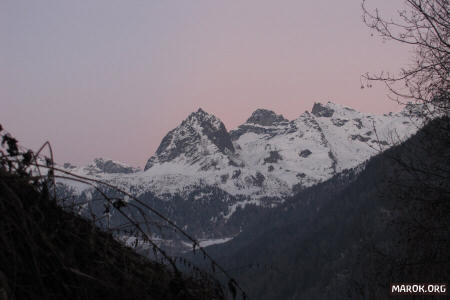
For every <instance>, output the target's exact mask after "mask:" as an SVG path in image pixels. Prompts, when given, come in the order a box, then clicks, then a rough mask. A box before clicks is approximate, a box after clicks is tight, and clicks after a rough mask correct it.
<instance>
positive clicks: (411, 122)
mask: <svg viewBox="0 0 450 300" xmlns="http://www.w3.org/2000/svg"><path fill="white" fill-rule="evenodd" d="M419 127H420V126H419V125H418V121H417V120H416V119H414V118H413V117H410V116H409V115H408V114H407V112H406V111H403V112H399V113H390V114H385V115H381V116H380V115H372V114H365V113H361V112H358V111H355V110H353V109H350V108H347V107H343V106H341V105H338V104H334V103H331V102H328V103H327V104H325V105H323V104H320V103H316V104H315V105H314V107H313V109H312V111H311V112H308V111H306V112H304V113H303V114H301V115H300V116H299V117H298V118H296V119H294V120H291V121H289V120H287V119H285V118H284V117H283V116H281V115H276V114H275V113H274V112H272V111H269V110H264V109H258V110H256V111H255V112H254V113H253V114H252V116H251V117H250V118H249V119H248V120H247V122H245V123H244V124H242V125H240V126H239V127H238V128H236V129H235V130H232V131H230V132H228V131H227V130H226V128H225V126H224V124H223V123H222V122H221V121H220V120H219V119H218V118H217V117H215V116H213V115H211V114H208V113H206V112H205V111H203V110H202V109H199V110H198V111H197V112H194V113H192V114H190V115H189V116H188V118H186V119H185V120H184V121H183V122H182V123H181V124H180V125H179V126H178V127H177V128H175V129H173V130H171V131H170V132H169V133H168V134H167V135H166V136H165V137H164V138H163V140H162V142H161V144H160V146H159V147H158V149H157V151H156V153H155V155H153V156H152V157H151V158H150V159H149V160H148V162H147V164H146V166H145V170H144V171H141V170H136V169H133V168H131V167H128V166H126V165H125V164H122V163H117V162H113V161H108V160H102V159H97V160H95V161H94V162H93V163H92V164H90V165H89V166H87V167H75V168H74V167H72V166H66V168H67V169H68V170H70V171H71V172H74V173H76V174H79V175H83V176H88V177H89V176H91V177H95V178H98V179H102V180H105V181H107V182H110V183H112V184H114V185H118V186H119V187H120V188H122V189H125V190H127V191H133V193H134V194H135V195H136V196H138V197H139V196H140V195H141V194H144V193H146V192H149V191H150V192H152V193H153V194H155V195H157V196H159V197H161V198H162V199H167V200H170V198H171V195H175V194H177V195H180V196H182V197H183V196H185V195H187V194H189V193H191V192H192V191H193V190H195V189H198V188H199V187H206V186H213V187H217V188H219V189H221V190H223V191H225V192H227V193H228V194H230V195H238V196H245V197H246V198H245V199H246V200H245V201H244V202H242V203H233V204H232V206H230V207H229V210H228V212H224V213H223V215H224V216H226V217H229V216H230V214H232V213H233V211H234V209H236V207H238V206H245V203H254V204H259V202H258V201H259V200H258V199H260V198H263V197H277V198H283V197H285V196H289V195H291V194H292V193H293V192H294V190H295V189H296V188H299V187H300V188H304V187H308V186H311V185H314V184H316V183H318V182H321V181H324V180H327V179H329V178H330V177H332V176H333V175H335V174H336V173H339V172H341V171H342V170H345V169H350V168H354V167H357V166H358V165H360V164H362V163H363V162H364V161H366V160H367V159H369V158H370V157H371V156H373V155H375V154H377V153H379V151H380V149H381V150H384V149H386V148H387V147H389V146H390V145H392V142H396V141H398V140H400V139H406V138H407V137H409V136H410V135H411V134H413V133H414V132H416V131H417V129H418V128H419ZM106 162H110V163H106ZM106 165H108V167H105V166H106ZM62 183H64V184H65V185H66V186H67V187H68V188H69V189H70V188H72V189H73V190H74V192H76V193H77V194H81V193H83V192H84V191H85V190H86V189H87V187H86V186H84V185H82V184H77V183H71V182H68V181H64V182H62Z"/></svg>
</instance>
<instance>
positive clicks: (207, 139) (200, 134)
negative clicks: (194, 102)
mask: <svg viewBox="0 0 450 300" xmlns="http://www.w3.org/2000/svg"><path fill="white" fill-rule="evenodd" d="M211 152H220V153H222V154H225V155H226V154H227V153H233V152H234V146H233V143H232V142H231V137H230V135H229V134H228V131H227V129H226V128H225V125H224V124H223V123H222V121H221V120H220V119H219V118H217V117H216V116H214V115H213V114H209V113H207V112H205V111H204V110H203V109H201V108H199V109H198V110H197V111H196V112H193V113H191V114H190V115H189V116H188V117H187V118H186V119H185V120H183V122H181V124H180V125H179V126H178V127H176V128H174V129H173V130H171V131H170V132H169V133H168V134H167V135H166V136H165V137H164V138H163V139H162V141H161V144H160V145H159V147H158V149H157V150H156V153H155V155H154V156H152V157H151V158H150V159H149V160H148V162H147V164H146V166H145V170H148V169H149V168H151V167H152V166H153V165H154V164H156V163H164V162H169V161H173V160H174V159H181V160H184V163H187V164H194V163H196V162H198V161H201V160H204V157H205V153H211Z"/></svg>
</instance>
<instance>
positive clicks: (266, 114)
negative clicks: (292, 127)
mask: <svg viewBox="0 0 450 300" xmlns="http://www.w3.org/2000/svg"><path fill="white" fill-rule="evenodd" d="M281 122H289V120H287V119H285V118H284V117H283V115H277V114H276V113H275V112H273V111H271V110H268V109H261V108H259V109H257V110H255V111H254V112H253V113H252V115H251V116H250V118H248V119H247V123H250V124H257V125H261V126H272V125H276V124H278V123H281Z"/></svg>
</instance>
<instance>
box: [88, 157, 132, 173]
mask: <svg viewBox="0 0 450 300" xmlns="http://www.w3.org/2000/svg"><path fill="white" fill-rule="evenodd" d="M91 166H93V167H96V168H98V169H99V170H100V171H101V172H104V173H124V174H129V173H135V172H137V171H138V170H137V169H135V168H133V167H130V166H127V165H125V164H123V163H120V162H116V161H113V160H110V159H108V160H106V159H103V158H96V159H94V162H93V163H92V164H91Z"/></svg>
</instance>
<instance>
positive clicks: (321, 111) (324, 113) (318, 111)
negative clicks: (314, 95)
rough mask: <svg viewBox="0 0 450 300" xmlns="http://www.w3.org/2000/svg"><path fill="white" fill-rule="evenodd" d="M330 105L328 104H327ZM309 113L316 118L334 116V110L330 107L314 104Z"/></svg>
mask: <svg viewBox="0 0 450 300" xmlns="http://www.w3.org/2000/svg"><path fill="white" fill-rule="evenodd" d="M329 104H330V103H329ZM311 113H312V114H313V115H315V116H316V117H326V118H330V117H332V116H333V114H334V109H332V108H331V107H330V105H328V104H327V105H323V104H322V103H319V102H316V103H314V106H313V108H312V110H311Z"/></svg>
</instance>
